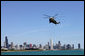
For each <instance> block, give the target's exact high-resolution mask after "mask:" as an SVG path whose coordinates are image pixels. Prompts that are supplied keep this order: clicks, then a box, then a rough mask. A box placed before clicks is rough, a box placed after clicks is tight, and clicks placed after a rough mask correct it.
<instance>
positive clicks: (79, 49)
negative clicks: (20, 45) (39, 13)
mask: <svg viewBox="0 0 85 56" xmlns="http://www.w3.org/2000/svg"><path fill="white" fill-rule="evenodd" d="M74 50H84V49H74ZM23 51H55V50H12V51H11V50H8V51H1V52H23ZM56 51H57V50H56ZM61 51H62V50H61Z"/></svg>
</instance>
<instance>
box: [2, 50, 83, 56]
mask: <svg viewBox="0 0 85 56" xmlns="http://www.w3.org/2000/svg"><path fill="white" fill-rule="evenodd" d="M1 55H84V50H54V51H21V52H20V51H17V52H1Z"/></svg>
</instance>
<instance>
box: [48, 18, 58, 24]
mask: <svg viewBox="0 0 85 56" xmlns="http://www.w3.org/2000/svg"><path fill="white" fill-rule="evenodd" d="M49 23H54V24H59V23H60V22H57V21H56V20H54V19H53V18H50V19H49Z"/></svg>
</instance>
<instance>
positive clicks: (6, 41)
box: [5, 36, 9, 48]
mask: <svg viewBox="0 0 85 56" xmlns="http://www.w3.org/2000/svg"><path fill="white" fill-rule="evenodd" d="M5 43H6V48H9V46H8V39H7V36H6V37H5Z"/></svg>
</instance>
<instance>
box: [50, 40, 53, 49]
mask: <svg viewBox="0 0 85 56" xmlns="http://www.w3.org/2000/svg"><path fill="white" fill-rule="evenodd" d="M50 49H51V50H53V40H52V39H51V40H50Z"/></svg>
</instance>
